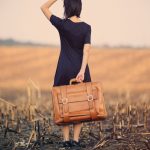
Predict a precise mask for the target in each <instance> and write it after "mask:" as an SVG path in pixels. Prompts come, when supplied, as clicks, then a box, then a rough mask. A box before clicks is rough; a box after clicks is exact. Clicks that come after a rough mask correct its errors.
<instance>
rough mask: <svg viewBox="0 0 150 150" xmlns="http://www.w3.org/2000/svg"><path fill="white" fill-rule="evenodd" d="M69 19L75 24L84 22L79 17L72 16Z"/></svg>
mask: <svg viewBox="0 0 150 150" xmlns="http://www.w3.org/2000/svg"><path fill="white" fill-rule="evenodd" d="M69 19H70V20H72V21H74V22H82V20H80V19H79V17H77V16H71V17H70V18H69Z"/></svg>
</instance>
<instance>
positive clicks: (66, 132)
mask: <svg viewBox="0 0 150 150" xmlns="http://www.w3.org/2000/svg"><path fill="white" fill-rule="evenodd" d="M62 131H63V137H64V141H69V125H64V126H63V127H62Z"/></svg>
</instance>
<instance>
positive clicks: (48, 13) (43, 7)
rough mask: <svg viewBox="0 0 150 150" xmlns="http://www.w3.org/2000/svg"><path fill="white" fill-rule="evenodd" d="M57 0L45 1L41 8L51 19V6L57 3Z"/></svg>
mask: <svg viewBox="0 0 150 150" xmlns="http://www.w3.org/2000/svg"><path fill="white" fill-rule="evenodd" d="M56 1H57V0H48V1H47V2H45V3H44V4H43V5H42V6H41V7H40V8H41V10H42V12H43V13H44V15H45V16H46V18H47V19H48V20H49V19H50V17H51V15H52V13H51V11H50V10H49V8H50V7H51V6H52V5H53V3H55V2H56Z"/></svg>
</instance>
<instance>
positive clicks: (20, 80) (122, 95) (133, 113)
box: [0, 46, 150, 150]
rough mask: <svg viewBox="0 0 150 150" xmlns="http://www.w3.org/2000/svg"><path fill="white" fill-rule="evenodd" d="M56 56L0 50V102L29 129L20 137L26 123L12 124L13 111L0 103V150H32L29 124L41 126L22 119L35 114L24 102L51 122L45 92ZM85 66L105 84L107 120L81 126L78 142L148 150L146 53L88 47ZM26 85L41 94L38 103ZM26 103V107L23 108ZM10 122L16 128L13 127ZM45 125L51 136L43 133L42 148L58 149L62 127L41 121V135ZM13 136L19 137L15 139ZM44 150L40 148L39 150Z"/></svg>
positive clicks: (149, 60)
mask: <svg viewBox="0 0 150 150" xmlns="http://www.w3.org/2000/svg"><path fill="white" fill-rule="evenodd" d="M59 52H60V49H59V48H49V47H47V48H46V47H27V46H26V47H0V72H1V73H0V97H1V98H2V99H3V100H7V101H9V102H11V104H14V105H16V106H17V110H15V113H18V112H20V111H21V112H22V113H19V116H20V118H19V120H20V122H21V121H22V122H28V124H31V126H29V131H28V132H24V130H23V129H24V128H26V127H24V125H25V123H23V124H22V123H18V122H17V121H16V122H15V121H14V120H18V116H17V117H16V116H15V117H14V120H12V118H11V117H12V114H11V113H12V112H11V111H10V110H12V108H13V106H11V104H6V103H5V102H2V101H1V103H4V104H0V106H1V107H0V116H1V118H0V132H1V133H3V134H1V135H4V133H5V134H6V133H7V136H6V137H5V138H4V137H3V136H0V141H1V142H0V150H1V149H12V147H13V149H21V146H20V145H21V144H22V145H23V146H22V147H23V149H24V148H25V147H26V148H27V147H28V149H34V148H35V145H34V144H33V142H32V141H30V142H29V136H30V134H31V133H30V131H32V130H33V127H32V125H33V126H35V125H36V126H38V125H37V124H39V122H38V121H37V120H34V119H35V118H34V119H33V120H34V121H31V120H30V119H31V118H30V116H26V117H25V118H26V120H24V116H25V114H26V113H25V112H28V111H29V112H31V110H30V109H33V108H30V104H29V103H28V102H29V101H30V102H31V101H32V103H33V104H31V105H34V104H35V105H36V103H38V104H37V109H38V110H39V112H40V113H42V114H44V115H45V116H46V117H48V118H49V116H50V111H49V107H50V103H49V99H50V98H51V96H50V92H49V91H50V89H51V86H52V84H53V78H54V74H55V70H56V65H57V60H58V57H59ZM89 67H90V71H91V77H92V80H93V81H101V82H102V84H103V89H104V96H105V100H106V106H107V110H108V112H109V117H108V119H107V120H106V121H104V122H97V123H95V122H93V123H92V122H91V124H85V127H84V128H83V132H82V134H81V136H82V139H83V140H82V143H84V144H86V145H87V147H86V149H87V148H89V149H90V150H91V149H92V148H93V149H96V148H97V149H101V148H102V149H150V145H149V143H150V137H149V132H150V129H149V124H150V119H149V118H150V49H125V48H120V49H102V48H101V49H98V48H92V49H91V55H90V59H89ZM31 81H32V82H31ZM29 82H31V83H29ZM29 84H35V85H36V86H37V87H39V88H40V90H41V93H40V94H41V95H40V96H39V97H38V98H37V97H35V95H31V93H30V92H31V91H30V92H29V89H28V91H27V87H29ZM35 85H34V88H35V89H36V87H35ZM30 90H31V89H30ZM32 92H33V91H32ZM38 92H39V91H38ZM32 96H33V97H32ZM31 97H32V98H31ZM29 99H30V100H29ZM27 104H29V107H27V108H26V109H24V107H25V105H27ZM4 106H5V108H6V109H5V110H4ZM21 108H22V109H23V110H24V111H25V112H23V111H22V110H21ZM15 109H16V107H15ZM13 111H14V109H13ZM10 112H11V113H10ZM13 114H14V113H13ZM20 114H21V115H20ZM36 115H37V114H36ZM38 115H39V114H38ZM7 116H9V118H7ZM28 117H29V118H28ZM32 117H33V116H32ZM13 121H14V122H15V123H16V124H15V125H16V126H17V127H16V128H13V127H14V126H12V124H11V123H12V122H13ZM8 122H10V124H9V123H8ZM43 122H44V123H45V124H48V125H49V126H51V129H50V132H48V131H47V133H49V135H47V134H45V137H46V138H47V139H46V140H45V141H42V142H43V143H44V142H45V145H46V144H49V146H47V148H44V149H50V147H51V149H57V146H58V145H59V144H58V143H56V141H60V139H61V138H62V134H61V132H60V131H59V130H60V128H58V127H56V126H53V125H52V123H49V122H48V120H44V121H43V120H42V121H41V122H40V126H41V128H42V129H41V132H42V133H43V132H44V129H45V128H46V129H47V127H45V126H44V125H43V124H42V123H43ZM50 122H51V121H50ZM18 126H19V128H18ZM93 127H95V128H93ZM9 129H12V130H13V131H11V130H9ZM47 130H48V129H47ZM97 130H98V132H97ZM15 131H16V132H15ZM35 132H37V131H35ZM21 133H22V134H21ZM97 133H99V134H98V135H97ZM108 133H109V134H108ZM16 134H19V137H20V138H19V139H18V137H17V136H16ZM135 134H136V136H134V135H135ZM137 135H139V136H137ZM141 135H142V136H141ZM12 137H15V138H14V139H13V141H12V140H10V138H11V139H12ZM129 137H130V138H129ZM35 139H36V140H37V138H35ZM56 139H57V140H56ZM129 139H130V140H129ZM135 139H136V140H135ZM2 141H3V142H2ZM20 142H22V143H21V144H20ZM27 142H29V144H28V146H27ZM19 144H20V145H19ZM36 145H39V143H36ZM111 145H112V146H111ZM127 145H129V146H127ZM94 146H95V147H94ZM10 147H11V148H10ZM43 147H44V146H43V145H42V146H41V149H42V148H43ZM36 148H37V149H38V147H36ZM36 148H35V149H36Z"/></svg>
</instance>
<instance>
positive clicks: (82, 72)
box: [76, 70, 84, 82]
mask: <svg viewBox="0 0 150 150" xmlns="http://www.w3.org/2000/svg"><path fill="white" fill-rule="evenodd" d="M76 80H77V82H82V81H83V80H84V71H82V70H80V72H79V73H78V74H77V76H76Z"/></svg>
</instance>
